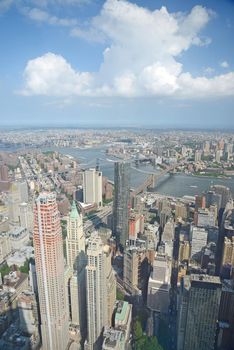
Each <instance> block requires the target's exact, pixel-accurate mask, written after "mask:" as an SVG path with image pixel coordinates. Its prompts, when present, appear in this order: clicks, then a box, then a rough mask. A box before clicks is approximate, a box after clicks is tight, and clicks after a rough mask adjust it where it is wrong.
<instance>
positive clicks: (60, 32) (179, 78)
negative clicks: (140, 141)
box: [0, 0, 234, 129]
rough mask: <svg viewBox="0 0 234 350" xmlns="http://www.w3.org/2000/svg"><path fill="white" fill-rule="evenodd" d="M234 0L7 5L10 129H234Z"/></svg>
mask: <svg viewBox="0 0 234 350" xmlns="http://www.w3.org/2000/svg"><path fill="white" fill-rule="evenodd" d="M233 38H234V0H222V1H217V0H216V1H215V0H206V1H202V0H200V1H198V0H197V1H195V0H186V1H185V0H173V1H172V0H164V1H161V0H128V1H127V0H106V1H101V0H0V126H1V125H2V126H5V125H17V126H20V125H23V126H26V125H28V126H34V125H35V126H41V125H45V126H46V125H50V126H90V127H92V126H100V127H110V126H115V127H118V126H136V127H178V128H209V129H212V128H220V129H221V128H222V129H234V44H233Z"/></svg>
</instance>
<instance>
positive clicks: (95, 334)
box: [85, 232, 116, 350]
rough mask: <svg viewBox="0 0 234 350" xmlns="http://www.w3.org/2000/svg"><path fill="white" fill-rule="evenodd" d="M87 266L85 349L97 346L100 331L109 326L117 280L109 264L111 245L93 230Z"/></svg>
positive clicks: (91, 349)
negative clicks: (86, 337)
mask: <svg viewBox="0 0 234 350" xmlns="http://www.w3.org/2000/svg"><path fill="white" fill-rule="evenodd" d="M87 256H88V261H87V266H86V286H87V287H86V293H87V319H88V339H87V343H86V344H85V347H86V349H89V350H95V349H98V348H99V347H100V341H101V333H102V331H103V329H104V327H105V326H111V323H112V322H111V321H112V313H113V310H114V306H115V301H116V280H115V276H114V273H113V270H112V266H111V251H110V247H109V246H106V245H104V244H103V242H102V240H101V238H100V236H99V235H98V234H97V233H96V232H94V233H93V234H92V235H91V237H90V240H89V244H88V249H87Z"/></svg>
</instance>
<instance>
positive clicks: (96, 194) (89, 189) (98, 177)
mask: <svg viewBox="0 0 234 350" xmlns="http://www.w3.org/2000/svg"><path fill="white" fill-rule="evenodd" d="M83 196H84V203H87V204H90V203H92V204H93V203H95V204H96V205H97V207H101V206H102V172H101V171H99V170H96V169H87V170H85V172H84V189H83Z"/></svg>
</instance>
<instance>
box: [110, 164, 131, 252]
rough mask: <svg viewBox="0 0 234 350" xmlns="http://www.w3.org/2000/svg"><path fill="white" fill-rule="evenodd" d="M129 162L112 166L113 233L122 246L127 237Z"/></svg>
mask: <svg viewBox="0 0 234 350" xmlns="http://www.w3.org/2000/svg"><path fill="white" fill-rule="evenodd" d="M129 180H130V164H129V163H125V162H116V163H115V168H114V183H115V184H114V186H115V187H114V188H115V190H114V203H113V233H114V235H115V236H116V240H117V243H118V244H120V245H121V246H122V247H123V248H124V247H125V244H126V241H127V239H128V229H129V227H128V216H129V215H128V204H129Z"/></svg>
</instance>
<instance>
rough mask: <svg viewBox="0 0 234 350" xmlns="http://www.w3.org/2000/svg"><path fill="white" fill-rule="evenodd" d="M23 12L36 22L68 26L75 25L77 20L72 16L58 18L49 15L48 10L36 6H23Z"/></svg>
mask: <svg viewBox="0 0 234 350" xmlns="http://www.w3.org/2000/svg"><path fill="white" fill-rule="evenodd" d="M23 13H24V14H25V15H26V16H28V17H29V18H30V19H31V20H33V21H36V22H41V23H42V22H45V23H48V24H50V25H58V26H64V27H70V26H75V25H77V20H76V19H72V18H58V17H56V16H52V15H50V14H49V13H48V12H46V11H44V10H41V9H38V8H32V9H31V8H28V7H27V8H26V7H25V8H24V9H23Z"/></svg>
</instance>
